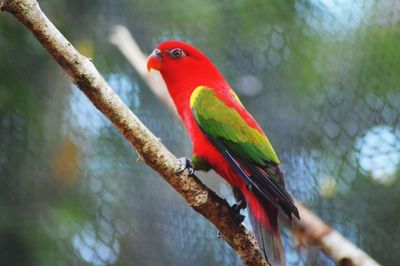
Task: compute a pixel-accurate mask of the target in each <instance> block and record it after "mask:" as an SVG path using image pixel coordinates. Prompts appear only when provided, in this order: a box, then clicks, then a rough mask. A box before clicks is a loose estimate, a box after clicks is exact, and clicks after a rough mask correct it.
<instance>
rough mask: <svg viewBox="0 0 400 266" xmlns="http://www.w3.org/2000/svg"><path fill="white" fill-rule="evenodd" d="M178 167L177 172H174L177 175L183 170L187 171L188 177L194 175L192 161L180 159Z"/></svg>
mask: <svg viewBox="0 0 400 266" xmlns="http://www.w3.org/2000/svg"><path fill="white" fill-rule="evenodd" d="M178 161H179V163H180V166H179V169H178V171H177V172H176V173H177V174H180V173H182V172H183V171H185V170H188V173H189V175H194V167H193V165H192V161H191V160H190V159H189V158H187V157H181V158H179V159H178Z"/></svg>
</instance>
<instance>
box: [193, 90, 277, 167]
mask: <svg viewBox="0 0 400 266" xmlns="http://www.w3.org/2000/svg"><path fill="white" fill-rule="evenodd" d="M230 96H234V95H230ZM235 96H236V95H235ZM235 96H234V97H235ZM239 103H240V102H239ZM190 105H191V108H192V112H193V115H194V118H195V120H196V122H197V124H198V125H199V127H200V128H201V129H202V130H203V132H204V133H205V134H206V135H208V136H210V137H212V138H216V139H218V140H219V141H221V142H222V143H223V144H224V145H225V146H227V147H229V148H230V150H231V151H232V152H234V153H235V154H237V155H238V156H240V157H241V158H243V159H246V160H249V161H252V162H254V163H257V164H258V165H260V166H266V162H273V163H275V164H279V159H278V157H277V156H276V153H275V151H274V149H273V148H272V146H271V144H270V143H269V141H268V139H267V137H266V136H265V135H264V134H262V133H261V132H259V131H258V130H257V129H255V128H252V127H250V126H249V125H248V124H247V123H246V121H245V120H244V119H243V118H242V117H241V116H240V114H239V113H238V112H237V111H236V110H235V109H234V108H231V107H228V106H227V105H226V104H225V102H223V101H222V100H220V99H219V98H218V97H217V96H216V95H215V93H214V91H213V90H211V89H209V88H207V87H204V86H200V87H197V88H196V90H195V91H194V92H193V94H192V97H191V98H190Z"/></svg>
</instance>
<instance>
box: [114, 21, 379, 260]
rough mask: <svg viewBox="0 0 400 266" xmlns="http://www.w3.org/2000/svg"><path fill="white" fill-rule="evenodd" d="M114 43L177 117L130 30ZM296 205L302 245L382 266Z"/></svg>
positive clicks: (118, 32) (117, 33)
mask: <svg viewBox="0 0 400 266" xmlns="http://www.w3.org/2000/svg"><path fill="white" fill-rule="evenodd" d="M110 41H111V43H113V44H114V45H116V46H117V47H118V48H119V49H120V51H121V52H122V54H123V55H124V56H125V57H126V58H127V59H128V61H129V62H130V63H131V64H132V66H133V68H135V69H136V71H137V72H138V73H139V75H140V76H141V78H142V79H143V80H144V81H145V82H146V83H147V84H148V85H149V88H150V89H151V90H152V91H153V93H154V94H155V95H156V96H158V97H159V98H160V100H161V101H163V102H166V103H167V105H168V106H169V107H170V109H171V110H172V111H173V112H175V114H177V113H176V111H175V107H174V105H173V104H172V102H171V100H170V97H169V95H168V93H167V90H166V88H165V84H164V82H163V81H162V80H161V77H160V76H159V75H152V76H149V75H147V74H146V68H145V64H144V63H141V62H146V56H145V55H144V54H143V52H142V51H141V50H140V48H139V46H138V45H137V43H136V41H135V40H134V38H133V37H132V35H131V34H130V33H129V31H128V29H127V28H126V27H124V26H120V25H119V26H115V27H114V29H113V32H112V34H111V37H110ZM296 205H297V207H298V209H299V212H300V217H301V220H297V219H295V227H294V230H293V233H294V236H296V238H297V240H298V242H299V244H300V245H305V244H312V245H318V246H320V248H321V249H322V251H323V252H325V253H326V254H327V255H328V256H330V257H331V258H332V259H333V260H334V261H335V262H336V263H337V264H339V265H359V266H379V264H378V263H377V262H376V261H374V260H373V259H372V258H371V257H369V256H368V254H366V253H365V252H364V251H362V250H361V249H359V248H358V247H356V246H355V245H353V244H352V243H351V242H350V241H349V240H347V239H346V238H345V237H344V236H343V235H341V234H340V233H339V232H337V231H335V230H334V229H332V228H331V227H330V226H329V225H327V224H326V223H324V222H323V221H322V220H321V219H319V218H318V217H317V216H316V215H315V214H313V213H312V212H311V211H310V210H309V209H307V208H306V207H304V205H302V204H301V203H299V202H297V201H296ZM346 263H347V264H346Z"/></svg>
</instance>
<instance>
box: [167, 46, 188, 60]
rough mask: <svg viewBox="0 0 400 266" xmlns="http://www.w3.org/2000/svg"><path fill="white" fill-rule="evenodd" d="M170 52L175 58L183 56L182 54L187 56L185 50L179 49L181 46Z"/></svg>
mask: <svg viewBox="0 0 400 266" xmlns="http://www.w3.org/2000/svg"><path fill="white" fill-rule="evenodd" d="M169 54H170V55H171V57H172V58H173V59H178V58H181V57H182V56H185V55H186V54H185V52H184V51H182V50H181V49H179V48H175V49H173V50H171V51H170V52H169Z"/></svg>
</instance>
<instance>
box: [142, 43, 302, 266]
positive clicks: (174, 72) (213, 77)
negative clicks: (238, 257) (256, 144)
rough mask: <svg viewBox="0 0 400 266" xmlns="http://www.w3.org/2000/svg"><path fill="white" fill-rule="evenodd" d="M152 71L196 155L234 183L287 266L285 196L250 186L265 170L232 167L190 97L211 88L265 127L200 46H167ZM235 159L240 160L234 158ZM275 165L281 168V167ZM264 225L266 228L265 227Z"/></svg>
mask: <svg viewBox="0 0 400 266" xmlns="http://www.w3.org/2000/svg"><path fill="white" fill-rule="evenodd" d="M177 48H178V51H177ZM151 68H153V69H156V70H158V71H160V73H161V75H162V77H163V79H164V81H165V83H166V85H167V88H168V91H169V93H170V95H171V97H172V99H173V101H174V103H175V106H176V108H177V111H178V113H179V115H180V117H181V118H182V120H183V122H184V124H185V126H186V128H187V130H188V132H189V136H190V139H191V141H192V143H193V152H194V154H195V155H196V156H198V157H200V158H202V159H203V160H204V161H206V162H207V163H208V164H209V165H210V166H211V167H212V168H213V169H214V170H215V171H216V172H217V173H218V174H219V175H220V176H222V177H223V178H224V179H225V180H226V181H227V182H228V183H229V184H230V185H232V186H233V187H235V188H237V189H239V190H240V191H241V192H242V194H243V196H244V198H245V200H246V202H247V206H248V207H249V211H250V213H251V215H252V217H253V219H252V225H253V229H254V231H255V233H256V235H257V238H258V240H259V242H260V241H261V242H265V241H266V240H265V239H264V238H265V237H266V235H265V232H264V231H267V232H268V233H269V234H270V236H272V238H271V239H270V243H272V245H269V247H268V249H272V251H271V250H267V251H269V252H272V253H273V255H272V258H271V256H269V258H268V259H270V260H271V259H273V261H274V265H284V256H283V249H282V244H281V241H280V237H279V228H278V224H277V214H278V208H277V207H276V206H278V205H279V204H280V205H281V206H283V205H282V204H284V203H285V202H284V200H285V199H286V198H285V197H284V200H283V199H282V197H279V196H276V195H274V194H272V199H273V201H275V202H271V201H268V200H267V199H266V198H265V197H263V196H262V193H260V191H255V190H254V189H252V188H251V187H249V185H248V183H247V182H246V180H245V179H244V178H243V175H245V176H246V175H247V176H250V178H251V176H252V174H253V172H254V169H255V171H256V172H257V173H259V174H260V175H263V176H265V177H266V178H267V177H268V176H269V174H268V173H267V172H265V171H264V170H263V169H261V168H259V169H258V170H257V168H254V169H253V170H252V168H249V167H248V166H246V165H244V164H241V162H240V160H238V161H237V164H238V165H239V168H240V170H242V171H243V172H240V171H238V168H237V167H236V168H235V167H233V165H232V161H229V160H227V156H226V155H224V154H223V153H222V152H221V150H220V149H219V148H217V147H216V145H215V142H213V141H212V140H211V139H210V138H209V136H207V135H206V134H205V133H203V131H202V129H201V128H199V126H198V124H197V123H196V120H195V118H194V116H193V112H192V109H191V106H190V98H191V96H192V93H193V91H194V90H195V89H196V88H197V87H199V86H206V87H209V88H212V89H213V91H214V92H215V95H216V96H217V97H218V98H219V99H221V100H223V102H224V103H225V104H226V105H227V106H228V107H230V108H233V109H235V110H236V111H237V112H238V113H239V114H240V116H241V117H242V119H243V120H244V121H246V123H247V124H248V125H249V126H250V127H252V128H254V129H256V130H257V131H259V132H260V133H261V134H264V133H263V131H262V129H261V127H260V126H259V125H258V124H257V122H256V121H255V120H254V118H253V117H252V116H251V115H250V114H249V113H248V112H247V110H246V109H245V108H244V107H243V106H242V104H241V103H240V102H239V101H238V99H237V98H236V97H235V94H234V93H233V91H232V89H231V87H230V86H229V84H228V82H227V81H226V80H225V79H224V77H223V76H222V75H221V74H220V72H219V71H218V70H217V68H216V67H215V66H214V65H213V64H212V62H211V61H210V60H209V59H208V58H207V57H206V56H205V55H204V54H203V53H202V52H200V51H199V50H198V49H196V48H195V47H193V46H191V45H188V44H186V43H183V42H180V41H166V42H163V43H161V44H160V45H159V46H158V47H157V49H156V50H155V51H154V52H153V53H152V55H150V57H149V60H148V69H151ZM233 160H234V161H235V158H234V157H233ZM235 162H236V161H235ZM272 165H273V167H276V169H278V168H277V164H272ZM256 167H258V166H256ZM277 173H278V175H279V176H278V177H279V178H282V176H281V174H280V172H279V169H278V170H277ZM282 182H283V178H282ZM285 193H286V194H285ZM282 195H284V196H286V195H287V197H288V198H289V201H291V198H290V196H288V194H287V192H286V191H285V190H284V187H283V194H282ZM286 200H287V199H286ZM282 202H283V203H282ZM289 203H290V202H289ZM289 203H287V204H289ZM285 204H286V203H285ZM289 205H290V204H289ZM284 206H286V205H284ZM293 206H294V205H293ZM286 207H287V206H286ZM287 208H288V209H285V211H286V212H287V213H288V214H289V215H290V218H291V213H295V215H296V212H297V209H296V210H295V211H294V210H293V207H292V205H290V206H289V207H287ZM294 209H295V207H294ZM297 216H298V213H297ZM259 225H262V226H261V227H260V226H259ZM262 247H264V245H262Z"/></svg>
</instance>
